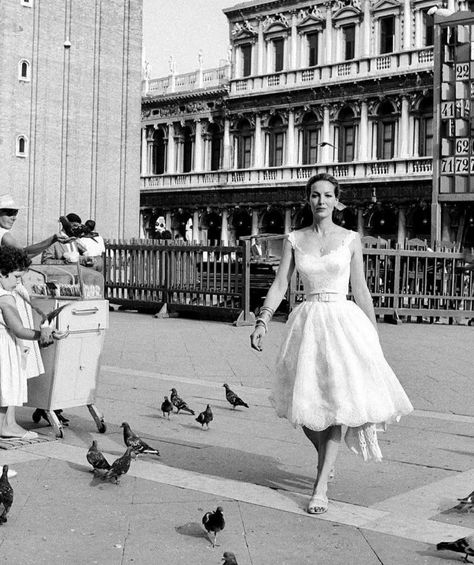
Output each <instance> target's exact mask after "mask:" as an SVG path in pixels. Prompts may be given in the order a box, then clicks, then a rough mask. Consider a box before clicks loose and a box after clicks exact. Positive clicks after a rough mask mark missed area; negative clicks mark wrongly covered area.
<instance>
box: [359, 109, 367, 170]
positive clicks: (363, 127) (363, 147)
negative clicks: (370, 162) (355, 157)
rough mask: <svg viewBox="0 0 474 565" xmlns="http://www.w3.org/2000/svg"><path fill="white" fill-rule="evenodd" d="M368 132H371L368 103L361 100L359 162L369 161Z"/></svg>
mask: <svg viewBox="0 0 474 565" xmlns="http://www.w3.org/2000/svg"><path fill="white" fill-rule="evenodd" d="M368 132H369V116H368V108H367V102H366V101H365V100H361V103H360V126H359V135H360V143H359V161H367V159H368V153H367V149H368V145H369V143H368V137H369V135H368Z"/></svg>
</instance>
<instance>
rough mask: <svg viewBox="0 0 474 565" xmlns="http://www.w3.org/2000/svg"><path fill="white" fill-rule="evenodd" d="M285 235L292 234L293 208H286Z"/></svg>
mask: <svg viewBox="0 0 474 565" xmlns="http://www.w3.org/2000/svg"><path fill="white" fill-rule="evenodd" d="M284 226H285V227H284V233H290V231H291V208H290V207H287V208H285V224H284Z"/></svg>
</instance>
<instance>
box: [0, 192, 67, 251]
mask: <svg viewBox="0 0 474 565" xmlns="http://www.w3.org/2000/svg"><path fill="white" fill-rule="evenodd" d="M23 208H24V207H23V206H18V205H17V204H16V202H15V201H14V200H13V197H12V195H11V194H0V245H9V246H10V247H16V248H17V249H23V250H24V251H26V253H27V254H28V256H29V257H34V256H35V255H39V254H40V253H42V252H43V251H44V250H45V249H47V248H48V247H49V246H50V245H51V244H52V243H54V242H55V241H58V240H59V239H60V237H59V236H58V234H56V233H55V234H53V235H51V236H49V237H48V238H46V239H44V240H43V241H40V242H39V243H33V244H32V245H28V246H26V247H24V246H23V245H21V244H20V243H18V241H17V240H16V239H15V238H14V237H13V236H12V234H11V233H10V230H11V229H12V227H13V224H14V223H15V222H16V219H17V217H18V211H19V210H21V209H23Z"/></svg>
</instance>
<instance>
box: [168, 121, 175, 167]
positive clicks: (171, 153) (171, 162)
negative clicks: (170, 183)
mask: <svg viewBox="0 0 474 565" xmlns="http://www.w3.org/2000/svg"><path fill="white" fill-rule="evenodd" d="M175 150H176V144H175V139H174V125H173V124H172V123H171V124H168V152H167V155H166V156H167V163H166V172H167V173H168V174H172V173H174V172H176V151H175Z"/></svg>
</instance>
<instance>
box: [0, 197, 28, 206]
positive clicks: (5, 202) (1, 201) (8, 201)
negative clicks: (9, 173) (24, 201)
mask: <svg viewBox="0 0 474 565" xmlns="http://www.w3.org/2000/svg"><path fill="white" fill-rule="evenodd" d="M24 208H26V206H18V204H17V203H16V202H15V200H13V196H12V195H11V194H9V193H8V194H0V210H23V209H24Z"/></svg>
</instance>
